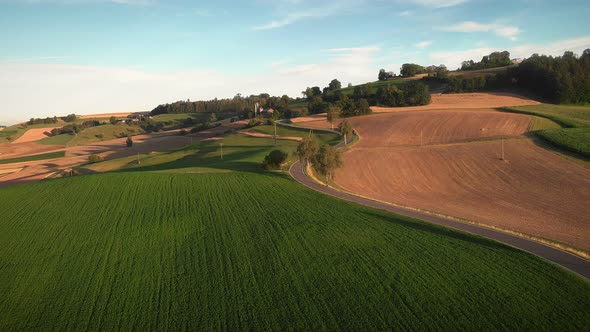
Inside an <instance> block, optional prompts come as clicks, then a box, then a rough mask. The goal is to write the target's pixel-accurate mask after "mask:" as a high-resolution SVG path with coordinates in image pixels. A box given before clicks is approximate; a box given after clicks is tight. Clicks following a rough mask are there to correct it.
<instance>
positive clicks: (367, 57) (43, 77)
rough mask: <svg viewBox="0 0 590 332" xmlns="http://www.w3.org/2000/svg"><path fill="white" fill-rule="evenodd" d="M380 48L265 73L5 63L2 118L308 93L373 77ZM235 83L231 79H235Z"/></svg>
mask: <svg viewBox="0 0 590 332" xmlns="http://www.w3.org/2000/svg"><path fill="white" fill-rule="evenodd" d="M379 50H380V48H379V47H376V46H370V47H359V48H338V49H327V50H323V51H322V52H320V53H321V54H324V55H325V57H324V59H325V60H324V61H323V62H321V63H310V64H302V65H292V66H289V63H288V62H287V61H286V60H279V61H275V62H274V63H272V64H271V66H270V68H267V69H265V70H264V71H263V73H261V74H260V75H245V74H244V75H241V74H233V73H223V72H217V71H212V70H200V69H196V70H181V71H174V72H151V71H145V70H139V69H132V68H122V67H98V66H72V65H61V64H30V63H1V64H0V100H2V106H3V107H2V108H0V122H2V123H5V124H10V123H15V122H17V121H22V120H25V119H28V118H30V117H47V116H53V115H63V114H69V113H76V114H91V113H101V112H127V111H140V110H151V109H153V108H154V107H155V106H157V105H158V104H161V103H166V102H173V101H177V100H186V99H191V100H200V99H212V98H215V97H217V98H227V97H232V96H234V95H235V94H236V93H242V94H243V95H249V94H258V93H261V92H268V93H270V94H272V95H283V94H288V95H290V96H292V97H296V96H299V95H300V92H301V91H302V90H303V89H305V87H307V86H315V85H317V86H320V87H324V86H326V85H327V84H328V82H330V80H332V79H334V78H338V79H339V80H340V81H341V82H346V83H348V82H352V83H355V84H356V83H365V82H368V81H373V80H374V79H375V76H376V73H377V70H378V68H377V69H376V68H373V58H374V55H375V53H376V52H377V51H379ZM230 82H231V84H230Z"/></svg>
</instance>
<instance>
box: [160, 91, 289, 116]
mask: <svg viewBox="0 0 590 332" xmlns="http://www.w3.org/2000/svg"><path fill="white" fill-rule="evenodd" d="M291 101H292V99H291V98H289V96H287V95H283V96H282V97H273V96H270V95H269V94H268V93H262V94H260V95H258V96H256V95H251V96H249V97H243V96H242V95H241V94H237V95H236V96H235V97H233V98H226V99H213V100H207V101H190V100H187V101H177V102H175V103H172V104H164V105H159V106H158V107H156V108H154V109H153V110H152V111H151V112H150V114H151V115H152V116H153V115H158V114H179V113H225V112H236V113H239V114H241V115H246V114H247V113H248V112H254V106H255V105H256V103H258V104H260V106H261V107H265V108H272V109H275V110H277V111H279V112H280V113H285V112H287V111H288V107H289V103H290V102H291Z"/></svg>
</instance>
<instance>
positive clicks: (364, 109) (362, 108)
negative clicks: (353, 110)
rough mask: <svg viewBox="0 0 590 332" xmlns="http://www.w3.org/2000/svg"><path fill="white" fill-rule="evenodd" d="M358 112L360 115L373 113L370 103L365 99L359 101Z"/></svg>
mask: <svg viewBox="0 0 590 332" xmlns="http://www.w3.org/2000/svg"><path fill="white" fill-rule="evenodd" d="M357 110H358V115H367V114H371V113H373V111H372V110H371V107H370V106H369V101H367V100H366V99H365V98H361V99H359V101H358V102H357Z"/></svg>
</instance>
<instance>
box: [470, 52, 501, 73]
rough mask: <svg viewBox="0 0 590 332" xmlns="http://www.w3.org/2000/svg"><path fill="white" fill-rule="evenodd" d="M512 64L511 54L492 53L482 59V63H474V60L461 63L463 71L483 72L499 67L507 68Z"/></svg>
mask: <svg viewBox="0 0 590 332" xmlns="http://www.w3.org/2000/svg"><path fill="white" fill-rule="evenodd" d="M511 64H512V60H511V59H510V52H508V51H503V52H492V53H490V54H489V55H486V56H484V57H483V58H481V61H480V62H474V61H473V60H467V61H463V62H462V63H461V70H481V69H489V68H497V67H506V66H510V65H511Z"/></svg>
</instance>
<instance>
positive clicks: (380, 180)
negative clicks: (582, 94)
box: [336, 110, 590, 251]
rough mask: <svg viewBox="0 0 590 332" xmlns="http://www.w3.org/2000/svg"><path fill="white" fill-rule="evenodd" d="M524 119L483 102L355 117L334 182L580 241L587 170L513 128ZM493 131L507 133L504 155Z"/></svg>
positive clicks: (587, 219) (586, 237) (585, 227)
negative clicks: (353, 139) (354, 137)
mask: <svg viewBox="0 0 590 332" xmlns="http://www.w3.org/2000/svg"><path fill="white" fill-rule="evenodd" d="M528 122H529V121H528V116H525V115H519V114H508V113H500V112H496V111H492V110H442V111H429V112H426V113H422V112H411V113H395V114H383V115H374V116H368V117H362V118H355V119H353V123H354V126H355V129H356V130H357V131H358V132H359V134H360V136H361V140H360V141H359V143H357V145H355V146H353V147H352V148H351V150H350V151H349V152H347V153H346V154H345V155H344V167H343V168H342V169H341V170H339V171H338V172H337V177H336V183H337V184H338V185H340V186H341V187H343V188H344V189H347V190H349V191H351V192H355V193H359V194H362V195H364V196H367V197H371V198H375V199H379V200H382V201H387V202H392V203H396V204H401V205H405V206H410V207H413V208H418V209H423V210H428V211H432V212H437V213H442V214H446V215H450V216H454V217H459V218H463V219H467V220H470V221H476V222H480V223H484V224H488V225H491V226H496V227H501V228H505V229H510V230H514V231H517V232H521V233H526V234H530V235H533V236H537V237H542V238H547V239H551V240H556V241H559V242H562V243H565V244H568V245H571V246H575V247H578V248H581V249H584V250H586V251H588V250H590V227H589V225H590V214H588V213H587V212H588V211H587V202H590V170H589V169H588V168H585V167H584V166H581V165H579V164H576V163H574V162H572V161H569V160H567V159H565V158H563V157H561V156H558V155H556V154H554V153H553V152H550V151H547V150H545V149H543V148H540V147H538V146H536V145H535V144H534V143H533V142H532V140H530V139H528V138H526V137H525V136H523V135H522V134H523V133H525V132H526V130H527V127H528ZM421 132H422V144H423V145H422V146H420V133H421ZM498 136H503V137H507V136H512V138H510V139H506V140H505V142H504V149H505V157H506V161H504V160H501V159H500V157H501V151H502V142H501V140H499V139H490V138H493V137H498ZM478 139H484V140H479V141H478Z"/></svg>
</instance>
